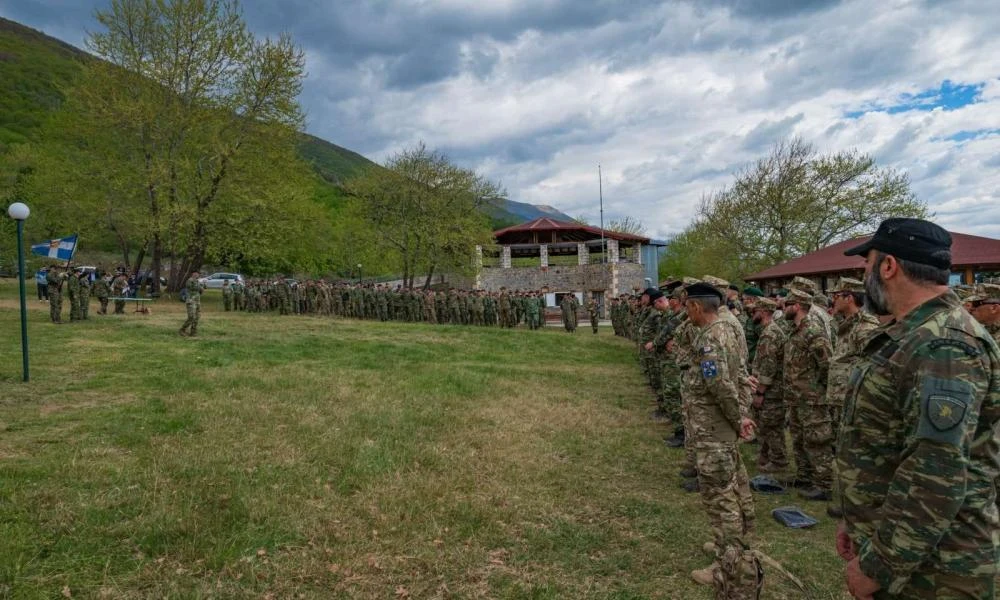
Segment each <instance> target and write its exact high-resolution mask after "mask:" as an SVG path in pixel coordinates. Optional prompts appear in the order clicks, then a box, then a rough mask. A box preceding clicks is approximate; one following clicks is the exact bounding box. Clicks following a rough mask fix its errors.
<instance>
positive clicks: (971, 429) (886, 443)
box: [837, 218, 1000, 600]
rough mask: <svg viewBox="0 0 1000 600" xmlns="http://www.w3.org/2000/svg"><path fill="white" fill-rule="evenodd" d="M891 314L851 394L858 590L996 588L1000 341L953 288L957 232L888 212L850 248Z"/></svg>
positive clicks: (878, 593) (851, 584) (847, 468)
mask: <svg viewBox="0 0 1000 600" xmlns="http://www.w3.org/2000/svg"><path fill="white" fill-rule="evenodd" d="M845 254H847V255H848V256H855V255H860V256H864V257H865V298H866V301H867V305H868V306H869V307H870V308H871V310H872V312H873V313H874V314H876V315H878V316H886V317H890V318H889V319H888V320H887V321H886V322H885V323H884V324H883V325H882V326H881V327H880V328H879V329H877V330H875V331H874V332H873V333H872V336H871V337H870V338H869V340H868V343H867V344H865V347H864V350H863V351H862V354H861V357H860V359H859V362H858V365H857V366H856V367H855V368H854V371H853V373H852V375H851V384H850V388H849V392H848V395H847V399H846V402H845V404H844V419H843V423H842V424H841V434H840V439H839V443H838V447H837V467H838V469H837V471H838V478H839V483H840V486H839V487H840V492H841V502H842V509H843V513H844V520H843V522H842V523H841V525H840V526H839V527H838V531H837V553H838V554H839V555H840V557H841V558H843V559H844V560H845V561H847V566H846V568H845V577H846V580H847V587H848V589H849V590H850V592H851V594H853V595H854V597H855V598H875V599H890V598H899V599H903V598H906V599H909V598H913V599H923V598H941V599H952V598H974V599H979V600H987V599H991V600H992V599H993V598H994V597H995V594H996V589H995V588H996V577H997V571H998V568H997V567H998V560H997V557H998V534H997V532H998V531H1000V517H998V513H997V479H998V477H1000V350H998V348H997V344H996V343H995V342H994V341H993V339H992V338H991V337H990V335H989V334H988V333H987V332H986V330H985V329H983V327H982V326H981V325H980V324H979V323H977V322H976V321H975V320H974V319H973V318H972V317H971V315H969V314H968V313H967V312H966V311H965V310H964V309H963V308H962V304H961V301H960V300H959V299H958V297H957V296H956V295H955V294H954V293H952V292H951V291H950V290H949V288H948V278H949V275H950V273H951V236H950V235H949V234H948V232H946V231H945V230H944V229H942V228H941V227H939V226H937V225H935V224H933V223H930V222H928V221H924V220H921V219H901V218H894V219H887V220H885V221H883V222H882V224H881V225H879V228H878V231H876V232H875V235H874V236H872V237H871V238H870V239H869V240H868V241H867V242H865V243H863V244H861V245H860V246H857V247H854V248H851V249H849V250H848V251H847V252H845Z"/></svg>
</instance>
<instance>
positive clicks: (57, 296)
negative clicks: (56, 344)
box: [45, 263, 66, 323]
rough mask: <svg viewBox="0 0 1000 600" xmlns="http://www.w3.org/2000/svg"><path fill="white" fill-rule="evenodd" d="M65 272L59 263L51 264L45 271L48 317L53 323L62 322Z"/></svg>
mask: <svg viewBox="0 0 1000 600" xmlns="http://www.w3.org/2000/svg"><path fill="white" fill-rule="evenodd" d="M65 280H66V274H65V273H64V272H63V271H62V269H61V268H60V267H59V265H56V264H54V263H53V264H52V265H50V266H49V270H48V271H47V272H46V273H45V286H46V291H47V292H48V295H49V317H50V318H51V319H52V322H53V323H62V284H63V281H65Z"/></svg>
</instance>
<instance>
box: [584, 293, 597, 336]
mask: <svg viewBox="0 0 1000 600" xmlns="http://www.w3.org/2000/svg"><path fill="white" fill-rule="evenodd" d="M584 308H585V309H586V311H587V316H589V317H590V328H591V329H593V330H594V335H597V323H598V321H599V320H600V307H599V306H597V301H595V300H594V299H593V298H591V299H589V300H587V303H586V304H585V305H584Z"/></svg>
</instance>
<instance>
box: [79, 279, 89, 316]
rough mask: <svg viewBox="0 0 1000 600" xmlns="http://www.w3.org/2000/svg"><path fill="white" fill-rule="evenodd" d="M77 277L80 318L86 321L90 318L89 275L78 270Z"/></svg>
mask: <svg viewBox="0 0 1000 600" xmlns="http://www.w3.org/2000/svg"><path fill="white" fill-rule="evenodd" d="M77 278H78V279H79V280H80V319H81V320H83V321H86V320H87V319H89V318H90V275H89V274H87V273H84V272H83V271H80V273H79V275H77Z"/></svg>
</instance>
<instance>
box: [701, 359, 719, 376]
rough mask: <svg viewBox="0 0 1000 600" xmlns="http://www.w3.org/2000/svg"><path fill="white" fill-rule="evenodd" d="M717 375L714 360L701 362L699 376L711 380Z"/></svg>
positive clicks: (717, 368)
mask: <svg viewBox="0 0 1000 600" xmlns="http://www.w3.org/2000/svg"><path fill="white" fill-rule="evenodd" d="M718 374H719V366H718V365H716V364H715V361H714V360H703V361H701V375H702V377H704V378H705V379H712V378H713V377H716V376H717V375H718Z"/></svg>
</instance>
